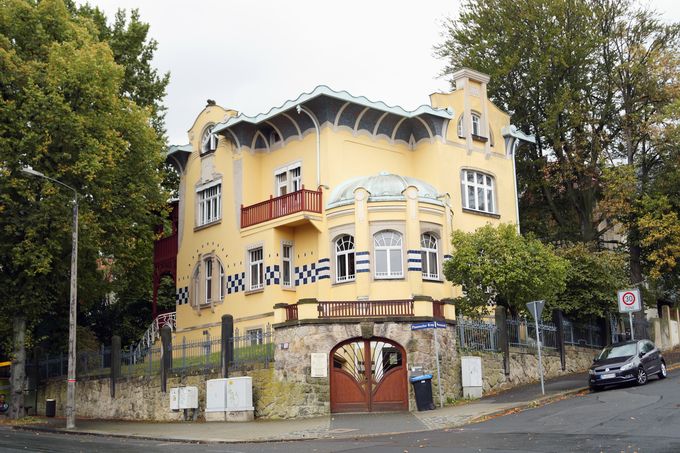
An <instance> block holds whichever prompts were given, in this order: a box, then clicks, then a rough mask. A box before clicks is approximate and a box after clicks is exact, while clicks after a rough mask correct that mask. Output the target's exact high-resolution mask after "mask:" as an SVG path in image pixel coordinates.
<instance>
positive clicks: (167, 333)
mask: <svg viewBox="0 0 680 453" xmlns="http://www.w3.org/2000/svg"><path fill="white" fill-rule="evenodd" d="M171 368H172V329H171V328H170V326H168V325H165V326H163V328H161V392H163V393H165V392H166V391H167V389H168V374H169V373H170V369H171Z"/></svg>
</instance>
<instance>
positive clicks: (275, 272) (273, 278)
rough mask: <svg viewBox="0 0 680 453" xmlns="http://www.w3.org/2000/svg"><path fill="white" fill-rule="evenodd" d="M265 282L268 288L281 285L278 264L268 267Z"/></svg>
mask: <svg viewBox="0 0 680 453" xmlns="http://www.w3.org/2000/svg"><path fill="white" fill-rule="evenodd" d="M264 281H265V284H266V285H267V286H269V285H278V284H279V283H281V271H280V270H279V265H278V264H275V265H273V266H267V267H266V269H265V274H264Z"/></svg>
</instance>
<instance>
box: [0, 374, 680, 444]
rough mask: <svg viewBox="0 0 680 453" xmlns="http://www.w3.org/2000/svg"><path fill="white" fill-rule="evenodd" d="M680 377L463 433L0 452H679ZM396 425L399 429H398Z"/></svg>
mask: <svg viewBox="0 0 680 453" xmlns="http://www.w3.org/2000/svg"><path fill="white" fill-rule="evenodd" d="M679 390H680V372H678V371H675V372H672V373H671V374H670V375H669V377H668V379H666V380H663V381H659V380H657V379H655V378H653V379H651V380H650V382H649V383H648V384H647V385H646V386H644V387H632V386H629V387H623V388H617V389H612V390H607V391H604V392H600V393H593V394H586V395H583V396H577V397H573V398H570V399H566V400H563V401H559V402H556V403H552V404H549V405H546V406H543V407H538V408H534V409H529V410H526V411H523V412H520V413H516V414H512V415H506V416H504V417H498V418H495V419H492V420H488V421H486V422H483V423H477V424H472V425H468V426H466V427H464V428H460V429H451V430H441V431H430V432H427V433H416V434H400V435H396V436H383V437H374V438H363V439H342V440H340V439H338V440H335V439H328V440H317V441H299V442H276V443H251V444H200V445H196V444H186V443H174V442H172V443H170V442H158V441H143V440H132V439H119V438H110V437H97V436H77V435H68V434H52V433H36V432H30V431H14V430H11V429H9V428H5V427H3V428H0V451H2V452H5V451H11V452H14V451H37V452H54V451H57V452H63V451H69V452H79V451H82V452H120V451H127V452H134V451H144V452H148V453H152V452H166V453H167V452H168V451H172V452H185V451H186V452H189V451H192V452H194V451H202V452H261V451H272V452H295V453H298V452H318V453H325V452H364V451H371V452H402V453H403V452H411V453H412V452H420V451H427V452H487V451H488V452H495V453H500V452H560V453H563V452H572V451H573V452H616V453H619V452H626V453H633V452H636V453H646V452H659V453H661V452H663V453H679V452H680V391H679ZM396 430H398V427H395V431H396Z"/></svg>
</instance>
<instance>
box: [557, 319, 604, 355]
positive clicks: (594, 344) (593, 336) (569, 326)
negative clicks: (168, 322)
mask: <svg viewBox="0 0 680 453" xmlns="http://www.w3.org/2000/svg"><path fill="white" fill-rule="evenodd" d="M562 327H563V330H564V343H565V344H570V345H574V346H585V347H590V348H602V347H604V346H605V344H606V343H607V338H606V334H605V332H603V329H602V327H601V326H599V325H597V324H595V323H592V322H572V321H570V320H568V319H566V318H564V319H563V320H562Z"/></svg>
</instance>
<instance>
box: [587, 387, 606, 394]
mask: <svg viewBox="0 0 680 453" xmlns="http://www.w3.org/2000/svg"><path fill="white" fill-rule="evenodd" d="M602 389H604V386H603V385H591V386H590V391H591V392H593V393H597V392H601V391H602Z"/></svg>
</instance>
